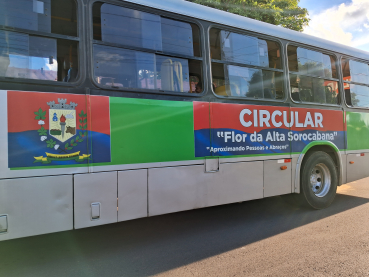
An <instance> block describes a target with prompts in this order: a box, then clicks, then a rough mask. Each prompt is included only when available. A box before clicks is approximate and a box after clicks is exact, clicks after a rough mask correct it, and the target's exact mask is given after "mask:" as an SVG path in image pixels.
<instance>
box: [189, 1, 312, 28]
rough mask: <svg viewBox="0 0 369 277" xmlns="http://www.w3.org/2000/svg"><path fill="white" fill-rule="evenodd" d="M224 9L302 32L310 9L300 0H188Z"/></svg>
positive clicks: (306, 23) (307, 21) (307, 20)
mask: <svg viewBox="0 0 369 277" xmlns="http://www.w3.org/2000/svg"><path fill="white" fill-rule="evenodd" d="M187 1H190V2H194V3H197V4H201V5H205V6H209V7H212V8H216V9H219V10H222V11H227V12H230V13H234V14H238V15H241V16H245V17H249V18H253V19H256V20H259V21H263V22H267V23H270V24H274V25H279V26H282V27H285V28H288V29H291V30H295V31H299V32H302V30H303V28H304V26H307V25H308V23H309V20H310V19H309V18H308V15H309V13H308V11H307V9H305V8H301V7H299V5H298V4H299V2H300V0H187Z"/></svg>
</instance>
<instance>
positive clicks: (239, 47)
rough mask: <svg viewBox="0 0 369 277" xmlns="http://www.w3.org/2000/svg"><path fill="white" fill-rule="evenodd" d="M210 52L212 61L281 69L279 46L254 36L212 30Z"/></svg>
mask: <svg viewBox="0 0 369 277" xmlns="http://www.w3.org/2000/svg"><path fill="white" fill-rule="evenodd" d="M210 50H211V58H212V59H217V60H224V61H229V62H235V63H242V64H245V65H255V66H262V67H270V68H281V62H280V49H279V45H278V44H277V43H276V42H272V41H267V40H262V39H258V38H256V37H253V36H247V35H241V34H236V33H232V32H228V31H223V30H219V29H211V30H210Z"/></svg>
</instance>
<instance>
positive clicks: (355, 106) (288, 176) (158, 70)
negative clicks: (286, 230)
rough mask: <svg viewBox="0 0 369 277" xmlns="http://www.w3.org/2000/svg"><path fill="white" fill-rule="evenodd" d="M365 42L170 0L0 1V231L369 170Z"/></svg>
mask: <svg viewBox="0 0 369 277" xmlns="http://www.w3.org/2000/svg"><path fill="white" fill-rule="evenodd" d="M368 107H369V53H367V52H364V51H361V50H358V49H354V48H350V47H347V46H344V45H340V44H337V43H333V42H330V41H327V40H323V39H320V38H316V37H312V36H308V35H306V34H302V33H299V32H295V31H291V30H287V29H285V28H282V27H279V26H274V25H270V24H267V23H263V22H259V21H256V20H252V19H249V18H245V17H241V16H238V15H234V14H230V13H227V12H224V11H219V10H215V9H212V8H209V7H205V6H201V5H198V4H194V3H191V2H187V1H183V0H124V1H123V0H121V1H119V0H17V1H12V0H1V1H0V119H1V120H0V240H8V239H14V238H20V237H26V236H33V235H40V234H46V233H52V232H59V231H65V230H72V229H79V228H85V227H92V226H97V225H102V224H109V223H116V222H121V221H126V220H132V219H137V218H143V217H149V216H156V215H162V214H166V213H174V212H179V211H185V210H191V209H197V208H203V207H209V206H216V205H223V204H228V203H235V202H242V201H247V200H252V199H261V198H265V197H271V196H277V195H285V196H286V197H287V198H292V200H293V201H298V203H300V204H302V205H305V206H309V207H311V208H313V209H323V208H326V207H328V206H329V205H330V204H331V203H332V201H333V200H334V197H335V194H336V189H337V186H340V185H342V184H344V183H347V182H352V181H355V180H358V179H360V178H364V177H367V176H369V170H368V166H369V139H368V138H369V113H368Z"/></svg>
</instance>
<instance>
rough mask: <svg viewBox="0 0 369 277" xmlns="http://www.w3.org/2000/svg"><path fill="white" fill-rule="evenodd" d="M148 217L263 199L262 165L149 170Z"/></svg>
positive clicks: (236, 164) (243, 164) (223, 165)
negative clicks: (213, 168)
mask: <svg viewBox="0 0 369 277" xmlns="http://www.w3.org/2000/svg"><path fill="white" fill-rule="evenodd" d="M148 194H149V216H153V215H159V214H165V213H172V212H178V211H183V210H191V209H197V208H203V207H209V206H215V205H222V204H227V203H233V202H240V201H246V200H251V199H258V198H262V197H263V162H262V161H258V162H240V163H224V164H220V167H219V171H218V172H205V166H204V165H195V166H180V167H166V168H153V169H149V180H148Z"/></svg>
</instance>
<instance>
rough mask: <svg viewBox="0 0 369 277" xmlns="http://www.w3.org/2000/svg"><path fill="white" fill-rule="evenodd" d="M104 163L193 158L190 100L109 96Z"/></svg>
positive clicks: (191, 108)
mask: <svg viewBox="0 0 369 277" xmlns="http://www.w3.org/2000/svg"><path fill="white" fill-rule="evenodd" d="M110 116H111V118H110V122H111V157H112V161H111V163H108V164H133V163H151V162H166V161H181V160H193V159H195V146H194V127H193V126H194V125H193V104H192V102H177V101H162V100H149V99H131V98H118V97H110Z"/></svg>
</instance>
